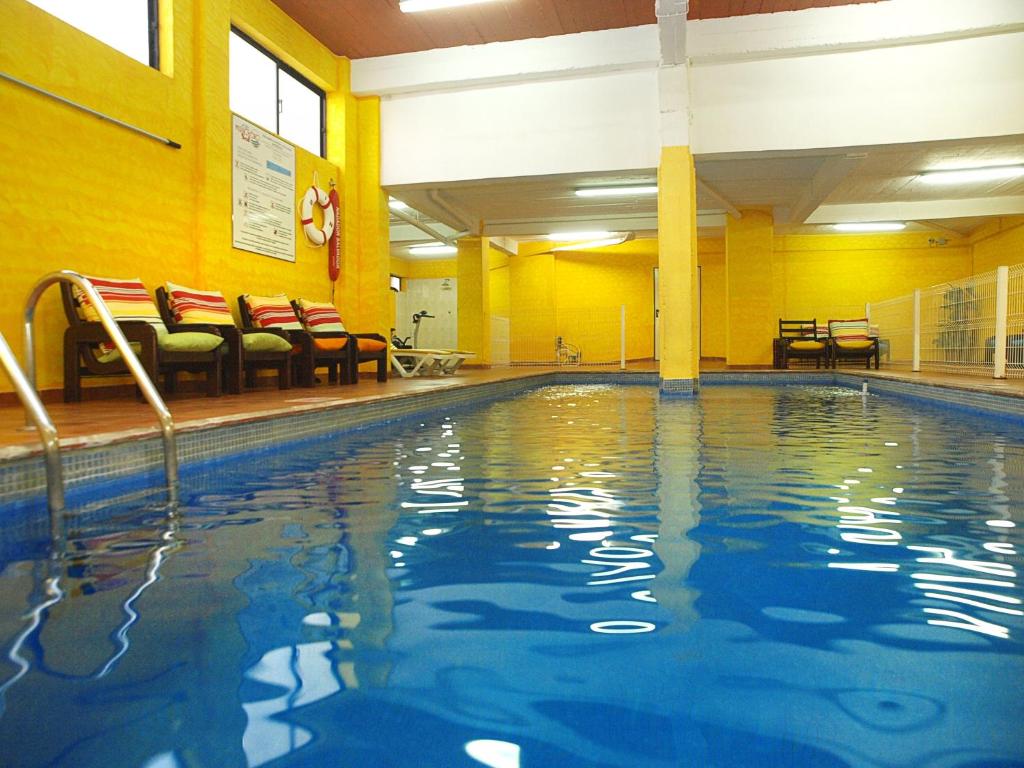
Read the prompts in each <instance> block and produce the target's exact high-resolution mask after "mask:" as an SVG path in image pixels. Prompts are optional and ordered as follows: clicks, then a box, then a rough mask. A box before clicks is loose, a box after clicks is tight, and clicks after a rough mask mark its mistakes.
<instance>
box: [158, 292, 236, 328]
mask: <svg viewBox="0 0 1024 768" xmlns="http://www.w3.org/2000/svg"><path fill="white" fill-rule="evenodd" d="M166 288H167V303H168V304H169V305H170V307H171V312H172V313H173V314H174V321H175V322H176V323H185V324H191V323H206V324H208V325H234V324H235V319H234V318H233V317H232V316H231V310H230V309H228V303H227V302H226V301H225V300H224V296H223V295H222V294H221V293H220V292H219V291H200V290H196V289H195V288H186V287H185V286H183V285H176V284H175V283H170V282H169V283H167V285H166Z"/></svg>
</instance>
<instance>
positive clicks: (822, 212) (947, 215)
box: [805, 195, 1024, 224]
mask: <svg viewBox="0 0 1024 768" xmlns="http://www.w3.org/2000/svg"><path fill="white" fill-rule="evenodd" d="M1019 214H1024V195H1004V196H1002V197H969V198H960V199H956V200H913V201H908V202H892V203H850V204H846V205H821V206H818V209H817V210H816V211H815V212H814V213H812V214H811V215H810V216H808V217H807V221H806V222H805V223H807V224H834V223H836V222H840V221H920V220H921V219H928V220H934V219H959V218H964V217H967V216H1014V215H1019Z"/></svg>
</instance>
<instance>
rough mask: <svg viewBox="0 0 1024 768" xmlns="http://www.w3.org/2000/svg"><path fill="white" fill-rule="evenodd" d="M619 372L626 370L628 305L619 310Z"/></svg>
mask: <svg viewBox="0 0 1024 768" xmlns="http://www.w3.org/2000/svg"><path fill="white" fill-rule="evenodd" d="M619 370H620V371H624V370H626V305H625V304H623V305H622V306H621V307H620V308H619Z"/></svg>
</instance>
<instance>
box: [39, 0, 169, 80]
mask: <svg viewBox="0 0 1024 768" xmlns="http://www.w3.org/2000/svg"><path fill="white" fill-rule="evenodd" d="M29 2H30V3H32V5H35V6H38V7H39V8H42V9H43V10H44V11H46V12H47V13H49V14H52V15H54V16H56V17H57V18H58V19H60V20H61V21H64V22H67V23H68V24H70V25H71V26H73V27H75V28H76V29H80V30H82V31H83V32H85V33H86V34H87V35H91V36H92V37H95V38H96V39H97V40H99V41H101V42H104V43H106V44H107V45H109V46H110V47H112V48H116V49H117V50H119V51H121V53H124V54H127V55H128V56H131V57H132V58H133V59H135V60H136V61H140V62H142V63H143V64H148V65H149V66H151V67H154V68H156V69H159V68H160V50H159V40H160V36H159V34H158V29H159V14H158V12H157V2H158V0H29Z"/></svg>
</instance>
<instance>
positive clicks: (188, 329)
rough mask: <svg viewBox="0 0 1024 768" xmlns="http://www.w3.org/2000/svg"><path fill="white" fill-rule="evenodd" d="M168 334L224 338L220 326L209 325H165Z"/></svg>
mask: <svg viewBox="0 0 1024 768" xmlns="http://www.w3.org/2000/svg"><path fill="white" fill-rule="evenodd" d="M165 326H166V328H167V332H168V333H212V334H213V335H214V336H223V335H224V334H223V333H221V330H220V329H221V328H222V327H223V326H220V325H207V324H206V323H177V324H174V325H167V324H165Z"/></svg>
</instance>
